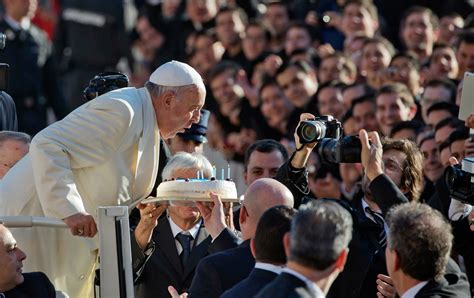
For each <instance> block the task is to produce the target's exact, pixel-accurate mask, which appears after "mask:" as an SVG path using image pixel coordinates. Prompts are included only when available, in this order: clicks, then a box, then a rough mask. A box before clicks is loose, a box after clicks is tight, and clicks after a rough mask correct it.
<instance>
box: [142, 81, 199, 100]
mask: <svg viewBox="0 0 474 298" xmlns="http://www.w3.org/2000/svg"><path fill="white" fill-rule="evenodd" d="M145 87H146V88H147V89H148V92H150V95H152V96H154V97H160V96H161V95H163V94H164V93H165V92H172V93H174V94H175V95H176V96H178V94H179V93H180V92H183V91H184V90H186V89H188V88H196V87H197V85H196V84H190V85H184V86H162V85H157V84H155V83H152V82H150V81H148V82H146V83H145Z"/></svg>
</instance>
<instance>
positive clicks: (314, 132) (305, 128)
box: [296, 121, 326, 143]
mask: <svg viewBox="0 0 474 298" xmlns="http://www.w3.org/2000/svg"><path fill="white" fill-rule="evenodd" d="M296 133H297V134H298V136H299V137H300V141H301V143H312V142H316V141H319V140H321V139H322V138H324V137H325V135H326V124H325V123H324V122H320V121H303V122H301V124H300V126H299V127H298V130H297V131H296Z"/></svg>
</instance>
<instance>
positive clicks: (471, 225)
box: [449, 114, 474, 293]
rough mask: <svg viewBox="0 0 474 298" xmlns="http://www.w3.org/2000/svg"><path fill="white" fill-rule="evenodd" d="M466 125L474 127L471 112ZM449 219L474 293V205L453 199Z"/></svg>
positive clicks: (453, 162) (468, 144)
mask: <svg viewBox="0 0 474 298" xmlns="http://www.w3.org/2000/svg"><path fill="white" fill-rule="evenodd" d="M466 126H467V127H469V128H471V129H474V115H472V114H471V115H470V116H469V117H468V118H467V119H466ZM472 143H473V139H472V136H471V137H470V138H469V139H467V140H466V143H465V146H466V149H468V148H469V146H472ZM471 148H472V147H471ZM466 151H467V150H466ZM472 156H473V155H472V154H469V153H468V152H466V157H472ZM450 163H451V165H456V164H459V162H458V160H457V159H456V158H453V157H452V158H451V159H450ZM471 183H472V182H471ZM471 188H472V184H471ZM449 219H450V220H451V225H452V227H453V235H454V246H453V248H454V250H456V251H457V252H459V254H460V255H461V256H463V258H464V263H465V266H466V273H467V276H468V278H469V282H470V284H471V293H472V290H473V285H474V250H473V249H472V244H473V243H474V233H473V232H474V211H472V206H471V205H467V204H464V203H463V202H460V201H458V200H454V199H451V205H450V206H449Z"/></svg>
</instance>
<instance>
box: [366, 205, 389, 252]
mask: <svg viewBox="0 0 474 298" xmlns="http://www.w3.org/2000/svg"><path fill="white" fill-rule="evenodd" d="M365 211H367V213H369V214H370V215H372V218H373V219H374V221H375V224H376V225H377V227H378V228H379V229H380V232H379V235H378V242H379V245H380V247H384V246H385V245H386V244H387V234H385V227H384V223H385V221H384V220H383V217H382V215H381V214H379V213H377V212H375V211H372V209H370V208H369V207H365Z"/></svg>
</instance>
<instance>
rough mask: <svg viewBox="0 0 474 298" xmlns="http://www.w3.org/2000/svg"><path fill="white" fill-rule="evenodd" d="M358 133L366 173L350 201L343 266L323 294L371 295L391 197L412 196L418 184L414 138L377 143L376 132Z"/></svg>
mask: <svg viewBox="0 0 474 298" xmlns="http://www.w3.org/2000/svg"><path fill="white" fill-rule="evenodd" d="M359 138H360V141H361V143H362V152H361V160H362V165H363V167H364V173H365V174H364V178H363V182H362V190H363V195H362V197H361V196H359V197H356V198H354V200H353V201H352V202H351V203H350V204H351V207H352V216H353V217H354V218H355V220H354V232H353V240H352V242H351V244H350V245H349V255H348V257H347V263H346V266H345V269H344V271H343V272H342V273H341V274H340V275H339V277H338V278H337V279H336V281H335V282H334V285H333V286H332V287H331V290H330V291H329V294H328V297H374V296H375V295H376V293H375V292H376V288H377V287H376V286H377V285H376V276H377V275H378V274H386V272H387V269H386V265H385V256H384V250H385V246H386V234H387V226H386V224H385V221H384V216H385V214H386V212H387V210H388V209H389V208H390V207H391V206H392V205H394V202H405V201H408V200H413V201H416V200H417V199H418V197H419V194H420V191H421V187H422V180H423V175H422V160H423V156H422V154H421V152H420V151H419V150H418V148H417V147H416V145H415V144H414V143H412V142H411V141H408V140H390V139H387V140H384V142H383V144H382V142H381V140H380V138H379V135H378V133H377V132H370V133H367V132H366V131H365V130H361V131H360V133H359ZM369 140H370V142H371V143H369ZM348 284H350V285H353V286H351V287H347V286H346V285H348Z"/></svg>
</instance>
